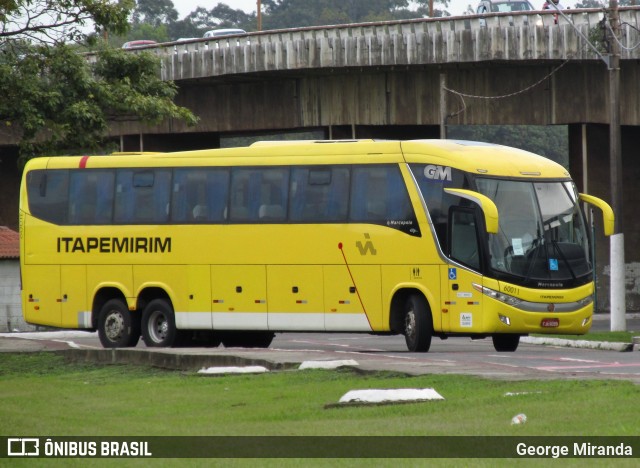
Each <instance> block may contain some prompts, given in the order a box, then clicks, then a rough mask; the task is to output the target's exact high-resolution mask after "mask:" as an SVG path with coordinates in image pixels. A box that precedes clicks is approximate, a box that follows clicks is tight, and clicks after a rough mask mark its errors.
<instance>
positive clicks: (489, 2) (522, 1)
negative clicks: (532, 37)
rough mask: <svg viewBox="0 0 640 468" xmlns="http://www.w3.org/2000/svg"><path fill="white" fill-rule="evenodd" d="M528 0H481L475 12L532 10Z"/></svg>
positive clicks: (481, 13) (480, 13)
mask: <svg viewBox="0 0 640 468" xmlns="http://www.w3.org/2000/svg"><path fill="white" fill-rule="evenodd" d="M534 9H535V8H533V5H531V3H529V1H528V0H483V1H481V2H480V4H479V5H478V8H476V13H477V14H479V15H483V14H485V13H508V12H511V11H533V10H534Z"/></svg>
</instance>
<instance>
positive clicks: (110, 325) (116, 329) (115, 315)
mask: <svg viewBox="0 0 640 468" xmlns="http://www.w3.org/2000/svg"><path fill="white" fill-rule="evenodd" d="M124 329H125V325H124V317H123V316H122V314H121V313H120V312H117V311H112V312H110V313H109V315H108V316H107V320H105V324H104V332H105V335H106V337H107V338H108V339H109V340H110V341H113V342H116V341H118V340H120V339H121V338H122V335H123V334H124Z"/></svg>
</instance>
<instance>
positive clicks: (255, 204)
mask: <svg viewBox="0 0 640 468" xmlns="http://www.w3.org/2000/svg"><path fill="white" fill-rule="evenodd" d="M288 188H289V171H288V169H286V168H274V167H264V168H236V169H233V171H232V176H231V212H230V214H229V220H230V221H231V222H257V221H260V220H262V221H267V222H277V221H284V220H285V219H286V214H287V213H286V206H287V193H288Z"/></svg>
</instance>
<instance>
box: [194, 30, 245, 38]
mask: <svg viewBox="0 0 640 468" xmlns="http://www.w3.org/2000/svg"><path fill="white" fill-rule="evenodd" d="M236 34H247V31H245V30H244V29H212V30H211V31H207V32H206V33H204V36H202V37H220V36H235V35H236Z"/></svg>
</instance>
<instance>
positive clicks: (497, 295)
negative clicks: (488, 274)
mask: <svg viewBox="0 0 640 468" xmlns="http://www.w3.org/2000/svg"><path fill="white" fill-rule="evenodd" d="M472 284H473V289H475V290H476V291H479V292H481V293H482V294H484V295H485V296H489V297H491V298H493V299H496V300H498V301H500V302H504V303H505V304H507V305H510V306H513V307H517V306H518V305H519V304H520V303H522V300H520V299H518V298H517V297H514V296H510V295H508V294H505V293H502V292H500V291H496V290H494V289H490V288H486V287H484V286H482V285H480V284H476V283H472Z"/></svg>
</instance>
